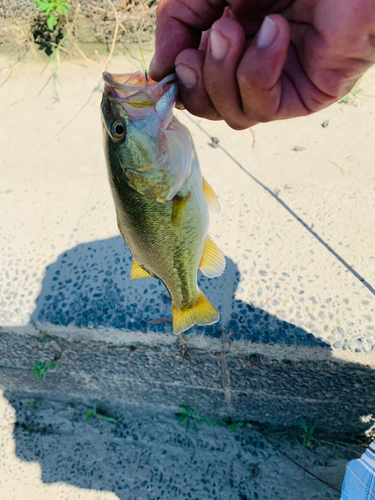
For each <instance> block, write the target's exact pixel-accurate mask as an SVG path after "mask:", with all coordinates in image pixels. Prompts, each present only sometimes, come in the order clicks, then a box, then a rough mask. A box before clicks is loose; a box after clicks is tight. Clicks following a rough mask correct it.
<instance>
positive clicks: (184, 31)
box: [150, 0, 228, 81]
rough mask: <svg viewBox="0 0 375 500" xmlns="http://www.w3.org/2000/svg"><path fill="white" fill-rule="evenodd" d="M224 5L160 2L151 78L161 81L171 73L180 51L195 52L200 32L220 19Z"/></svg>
mask: <svg viewBox="0 0 375 500" xmlns="http://www.w3.org/2000/svg"><path fill="white" fill-rule="evenodd" d="M226 5H228V4H227V2H226V1H225V0H161V1H160V3H159V6H158V10H157V19H156V40H155V55H154V57H153V59H152V61H151V64H150V76H151V78H152V79H153V80H156V81H159V80H161V79H162V78H164V77H165V76H167V75H168V74H169V73H171V72H172V71H174V61H175V59H176V57H177V55H178V54H179V53H180V52H181V51H182V50H184V49H188V48H198V46H199V42H200V39H201V34H202V31H205V30H207V29H209V28H210V27H211V25H212V23H214V22H215V21H216V20H217V19H220V17H221V16H222V14H223V12H224V9H225V7H226Z"/></svg>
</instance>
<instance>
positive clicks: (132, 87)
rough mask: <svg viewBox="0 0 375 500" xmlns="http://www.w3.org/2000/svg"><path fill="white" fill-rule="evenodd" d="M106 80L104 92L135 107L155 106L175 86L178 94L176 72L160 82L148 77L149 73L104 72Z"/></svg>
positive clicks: (112, 98) (113, 98)
mask: <svg viewBox="0 0 375 500" xmlns="http://www.w3.org/2000/svg"><path fill="white" fill-rule="evenodd" d="M103 79H104V82H105V86H104V93H105V94H106V95H107V96H108V97H109V98H110V99H111V100H114V101H117V102H120V103H127V104H130V105H131V106H134V107H137V108H138V107H141V108H143V107H153V106H156V104H157V103H158V101H160V99H161V98H162V97H163V96H164V95H165V94H166V93H167V92H168V91H169V90H171V87H174V88H175V92H174V93H175V94H176V96H177V77H176V74H175V73H172V74H170V75H168V76H166V77H165V78H164V79H163V80H161V81H160V82H155V81H154V80H152V79H151V78H147V73H142V72H141V71H138V72H136V73H123V74H118V75H116V74H112V73H108V72H104V73H103Z"/></svg>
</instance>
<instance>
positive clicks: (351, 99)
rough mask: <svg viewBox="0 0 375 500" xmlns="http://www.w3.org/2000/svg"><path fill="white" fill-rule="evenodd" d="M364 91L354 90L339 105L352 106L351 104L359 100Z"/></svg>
mask: <svg viewBox="0 0 375 500" xmlns="http://www.w3.org/2000/svg"><path fill="white" fill-rule="evenodd" d="M362 91H363V89H356V90H352V91H351V92H350V94H348V95H347V96H345V97H343V98H342V99H341V100H340V101H339V104H350V103H351V102H354V101H355V99H358V97H359V94H360V93H361V92H362Z"/></svg>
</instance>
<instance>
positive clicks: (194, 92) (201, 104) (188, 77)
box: [175, 49, 220, 120]
mask: <svg viewBox="0 0 375 500" xmlns="http://www.w3.org/2000/svg"><path fill="white" fill-rule="evenodd" d="M204 57H205V56H204V52H202V51H200V50H196V49H186V50H184V51H182V52H181V53H180V54H179V55H178V56H177V58H176V63H175V64H176V73H177V77H178V80H179V96H180V100H181V102H182V103H183V105H184V106H185V108H186V109H187V110H188V111H190V113H192V114H193V115H195V116H200V117H202V118H207V119H209V120H220V115H219V113H218V112H217V111H216V110H215V108H214V106H213V105H212V102H211V99H210V98H209V96H208V94H207V92H206V89H205V87H204V79H203V65H204Z"/></svg>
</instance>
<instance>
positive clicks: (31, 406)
mask: <svg viewBox="0 0 375 500" xmlns="http://www.w3.org/2000/svg"><path fill="white" fill-rule="evenodd" d="M25 404H26V405H30V408H31V409H32V410H35V407H36V405H37V404H38V400H37V399H29V400H28V401H25Z"/></svg>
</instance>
